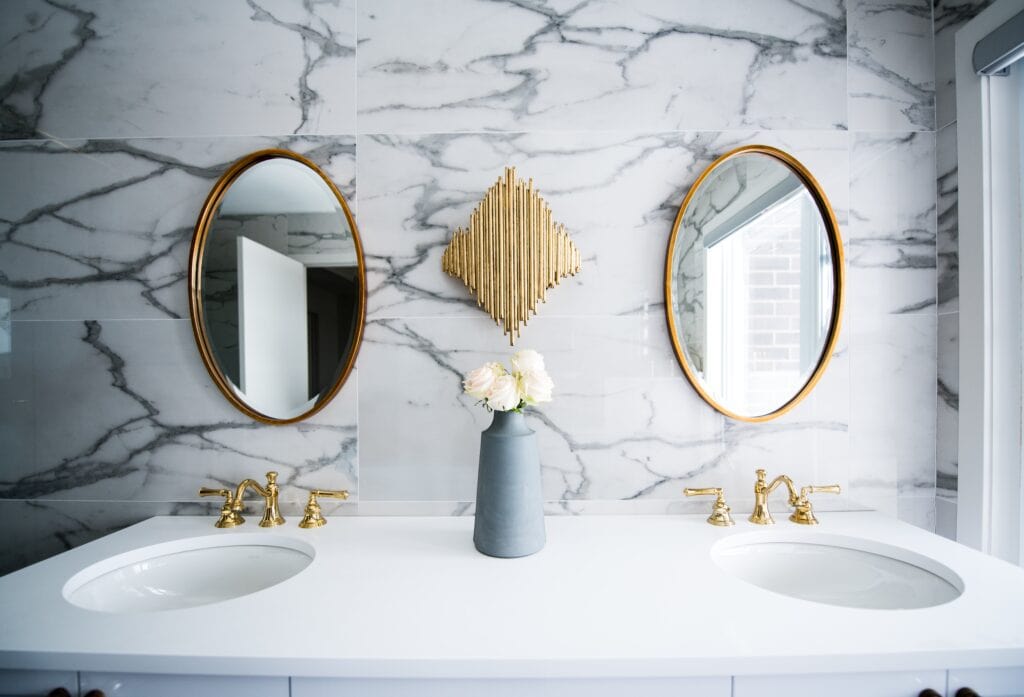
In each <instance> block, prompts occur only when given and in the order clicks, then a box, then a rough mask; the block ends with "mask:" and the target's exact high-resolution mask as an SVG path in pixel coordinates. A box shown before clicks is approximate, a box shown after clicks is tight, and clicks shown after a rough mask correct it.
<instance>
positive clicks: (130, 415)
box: [0, 320, 359, 501]
mask: <svg viewBox="0 0 1024 697" xmlns="http://www.w3.org/2000/svg"><path fill="white" fill-rule="evenodd" d="M11 359H12V360H11V362H12V368H11V377H10V378H9V379H6V380H2V381H0V452H3V453H5V462H6V464H5V465H4V468H3V477H2V481H0V498H8V499H36V498H47V499H76V500H136V501H189V500H193V499H195V498H196V489H197V488H198V487H199V486H202V485H207V486H217V485H220V486H223V485H233V484H235V483H237V482H238V481H240V480H241V479H243V478H245V477H247V476H257V477H258V476H260V475H261V474H262V473H263V472H265V471H267V470H271V469H273V470H277V471H278V472H280V473H281V477H280V482H281V484H282V499H283V500H286V501H292V500H293V499H294V500H296V501H300V500H302V499H303V495H304V492H303V491H301V489H310V488H317V487H318V488H328V489H337V488H345V489H350V490H351V491H352V492H353V494H355V493H357V485H358V453H357V427H358V424H357V416H356V406H357V405H356V394H357V392H358V381H359V376H358V371H357V372H355V373H353V375H351V376H350V377H349V379H348V382H347V383H346V384H345V386H344V387H343V388H342V390H341V391H340V392H339V394H338V395H337V396H336V397H335V399H334V401H333V402H332V403H331V404H330V405H328V406H327V408H325V409H324V410H323V411H321V412H320V413H318V414H317V415H315V416H314V417H312V418H311V419H309V420H307V421H304V422H301V423H298V424H292V425H288V426H267V425H264V424H260V423H258V422H255V421H253V420H251V419H250V418H248V417H247V416H245V415H244V414H242V413H241V412H239V411H237V410H235V408H234V407H232V406H231V405H230V404H229V403H228V401H227V400H226V399H225V398H224V397H223V396H222V395H221V394H220V393H219V392H218V391H217V389H216V387H215V386H214V384H213V382H212V380H211V379H210V377H209V375H208V374H207V373H206V370H205V368H204V367H203V364H202V362H201V361H200V358H199V352H198V350H197V349H196V346H195V342H194V340H193V338H192V332H191V327H190V324H189V321H188V320H145V321H139V320H127V321H125V320H121V321H115V320H111V321H103V322H97V321H94V320H86V321H84V322H71V321H65V322H20V321H15V322H14V323H13V354H12V357H11Z"/></svg>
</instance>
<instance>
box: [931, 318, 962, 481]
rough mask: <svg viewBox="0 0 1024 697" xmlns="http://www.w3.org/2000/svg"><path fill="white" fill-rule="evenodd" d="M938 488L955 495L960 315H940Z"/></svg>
mask: <svg viewBox="0 0 1024 697" xmlns="http://www.w3.org/2000/svg"><path fill="white" fill-rule="evenodd" d="M936 384H937V388H938V405H937V408H938V414H937V422H936V443H935V450H936V469H937V472H936V485H937V486H938V488H939V490H940V491H941V492H942V494H943V495H946V496H956V490H957V465H958V463H959V459H960V458H959V451H958V448H959V443H960V436H959V431H958V429H959V428H960V313H953V314H948V315H939V333H938V380H937V383H936Z"/></svg>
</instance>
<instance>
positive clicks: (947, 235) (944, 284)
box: [935, 122, 960, 314]
mask: <svg viewBox="0 0 1024 697" xmlns="http://www.w3.org/2000/svg"><path fill="white" fill-rule="evenodd" d="M935 162H936V167H937V169H936V205H937V207H938V215H937V220H938V235H937V261H938V300H939V307H938V310H939V313H940V314H942V313H946V312H957V311H959V309H960V297H959V296H960V244H959V236H960V234H959V220H958V217H957V194H958V191H957V154H956V123H955V122H954V123H951V124H950V125H948V126H946V127H945V128H943V129H942V130H941V131H939V132H938V134H937V137H936V142H935Z"/></svg>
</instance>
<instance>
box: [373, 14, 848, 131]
mask: <svg viewBox="0 0 1024 697" xmlns="http://www.w3.org/2000/svg"><path fill="white" fill-rule="evenodd" d="M358 11H359V19H358V25H359V55H358V63H359V67H358V102H359V115H358V118H359V131H360V132H361V133H409V132H421V133H422V132H451V131H494V130H526V129H529V130H559V131H565V130H593V129H630V130H677V129H679V130H682V129H724V128H737V127H751V126H753V127H766V128H822V129H832V128H844V127H845V125H846V123H847V118H846V61H845V60H844V59H845V57H846V12H845V7H844V3H843V2H841V1H839V0H832V1H828V0H826V1H824V2H816V3H813V4H810V5H808V4H804V3H795V2H783V1H782V0H763V1H762V2H758V3H755V4H751V3H746V2H742V0H719V1H718V2H714V3H707V2H683V3H680V2H673V1H671V0H641V1H640V2H636V1H630V2H627V1H626V0H610V1H604V2H582V3H567V2H554V3H521V2H511V1H507V0H503V1H499V2H483V1H482V0H456V1H454V2H453V0H429V1H423V2H418V3H415V4H410V3H407V2H403V1H402V0H363V1H362V2H360V3H359V8H358ZM440 16H444V18H445V19H444V21H443V22H439V21H436V18H437V17H440ZM425 27H430V30H429V31H425V30H424V28H425Z"/></svg>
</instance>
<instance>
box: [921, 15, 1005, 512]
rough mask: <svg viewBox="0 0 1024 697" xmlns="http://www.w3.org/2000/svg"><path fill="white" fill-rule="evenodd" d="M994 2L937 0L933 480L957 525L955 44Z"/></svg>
mask: <svg viewBox="0 0 1024 697" xmlns="http://www.w3.org/2000/svg"><path fill="white" fill-rule="evenodd" d="M991 1H992V0H935V7H934V12H935V20H934V21H935V77H936V83H937V84H936V94H935V98H936V123H935V126H936V131H937V133H936V155H935V156H936V166H937V169H936V202H937V209H938V238H937V255H938V256H937V259H938V303H939V304H938V323H939V324H938V337H937V339H938V341H937V357H938V380H937V383H936V384H937V414H936V416H937V424H936V428H937V436H938V438H937V442H936V468H937V471H936V483H937V487H938V488H937V492H938V495H939V500H938V501H937V503H938V504H939V506H940V508H943V509H945V510H946V511H947V515H945V516H942V515H941V511H940V517H944V518H946V519H947V520H946V521H945V522H944V524H943V525H941V526H940V527H943V528H945V530H946V531H948V532H953V530H954V529H955V521H956V509H955V506H950V505H949V502H950V501H955V500H956V492H957V464H958V460H959V458H958V452H957V448H958V444H959V437H958V434H957V429H958V428H959V424H960V420H959V394H960V386H959V370H960V364H959V357H960V341H959V339H960V304H959V275H958V269H959V263H958V258H959V245H958V239H959V225H958V222H957V153H956V148H957V140H956V81H955V79H954V76H955V74H956V71H955V70H954V43H953V38H954V35H955V34H956V32H957V30H958V29H960V27H962V26H963V25H964V24H966V23H967V22H968V21H969V20H971V19H972V18H974V16H975V15H977V14H978V13H979V12H981V11H982V10H983V9H985V8H986V7H988V6H989V5H990V4H991Z"/></svg>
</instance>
